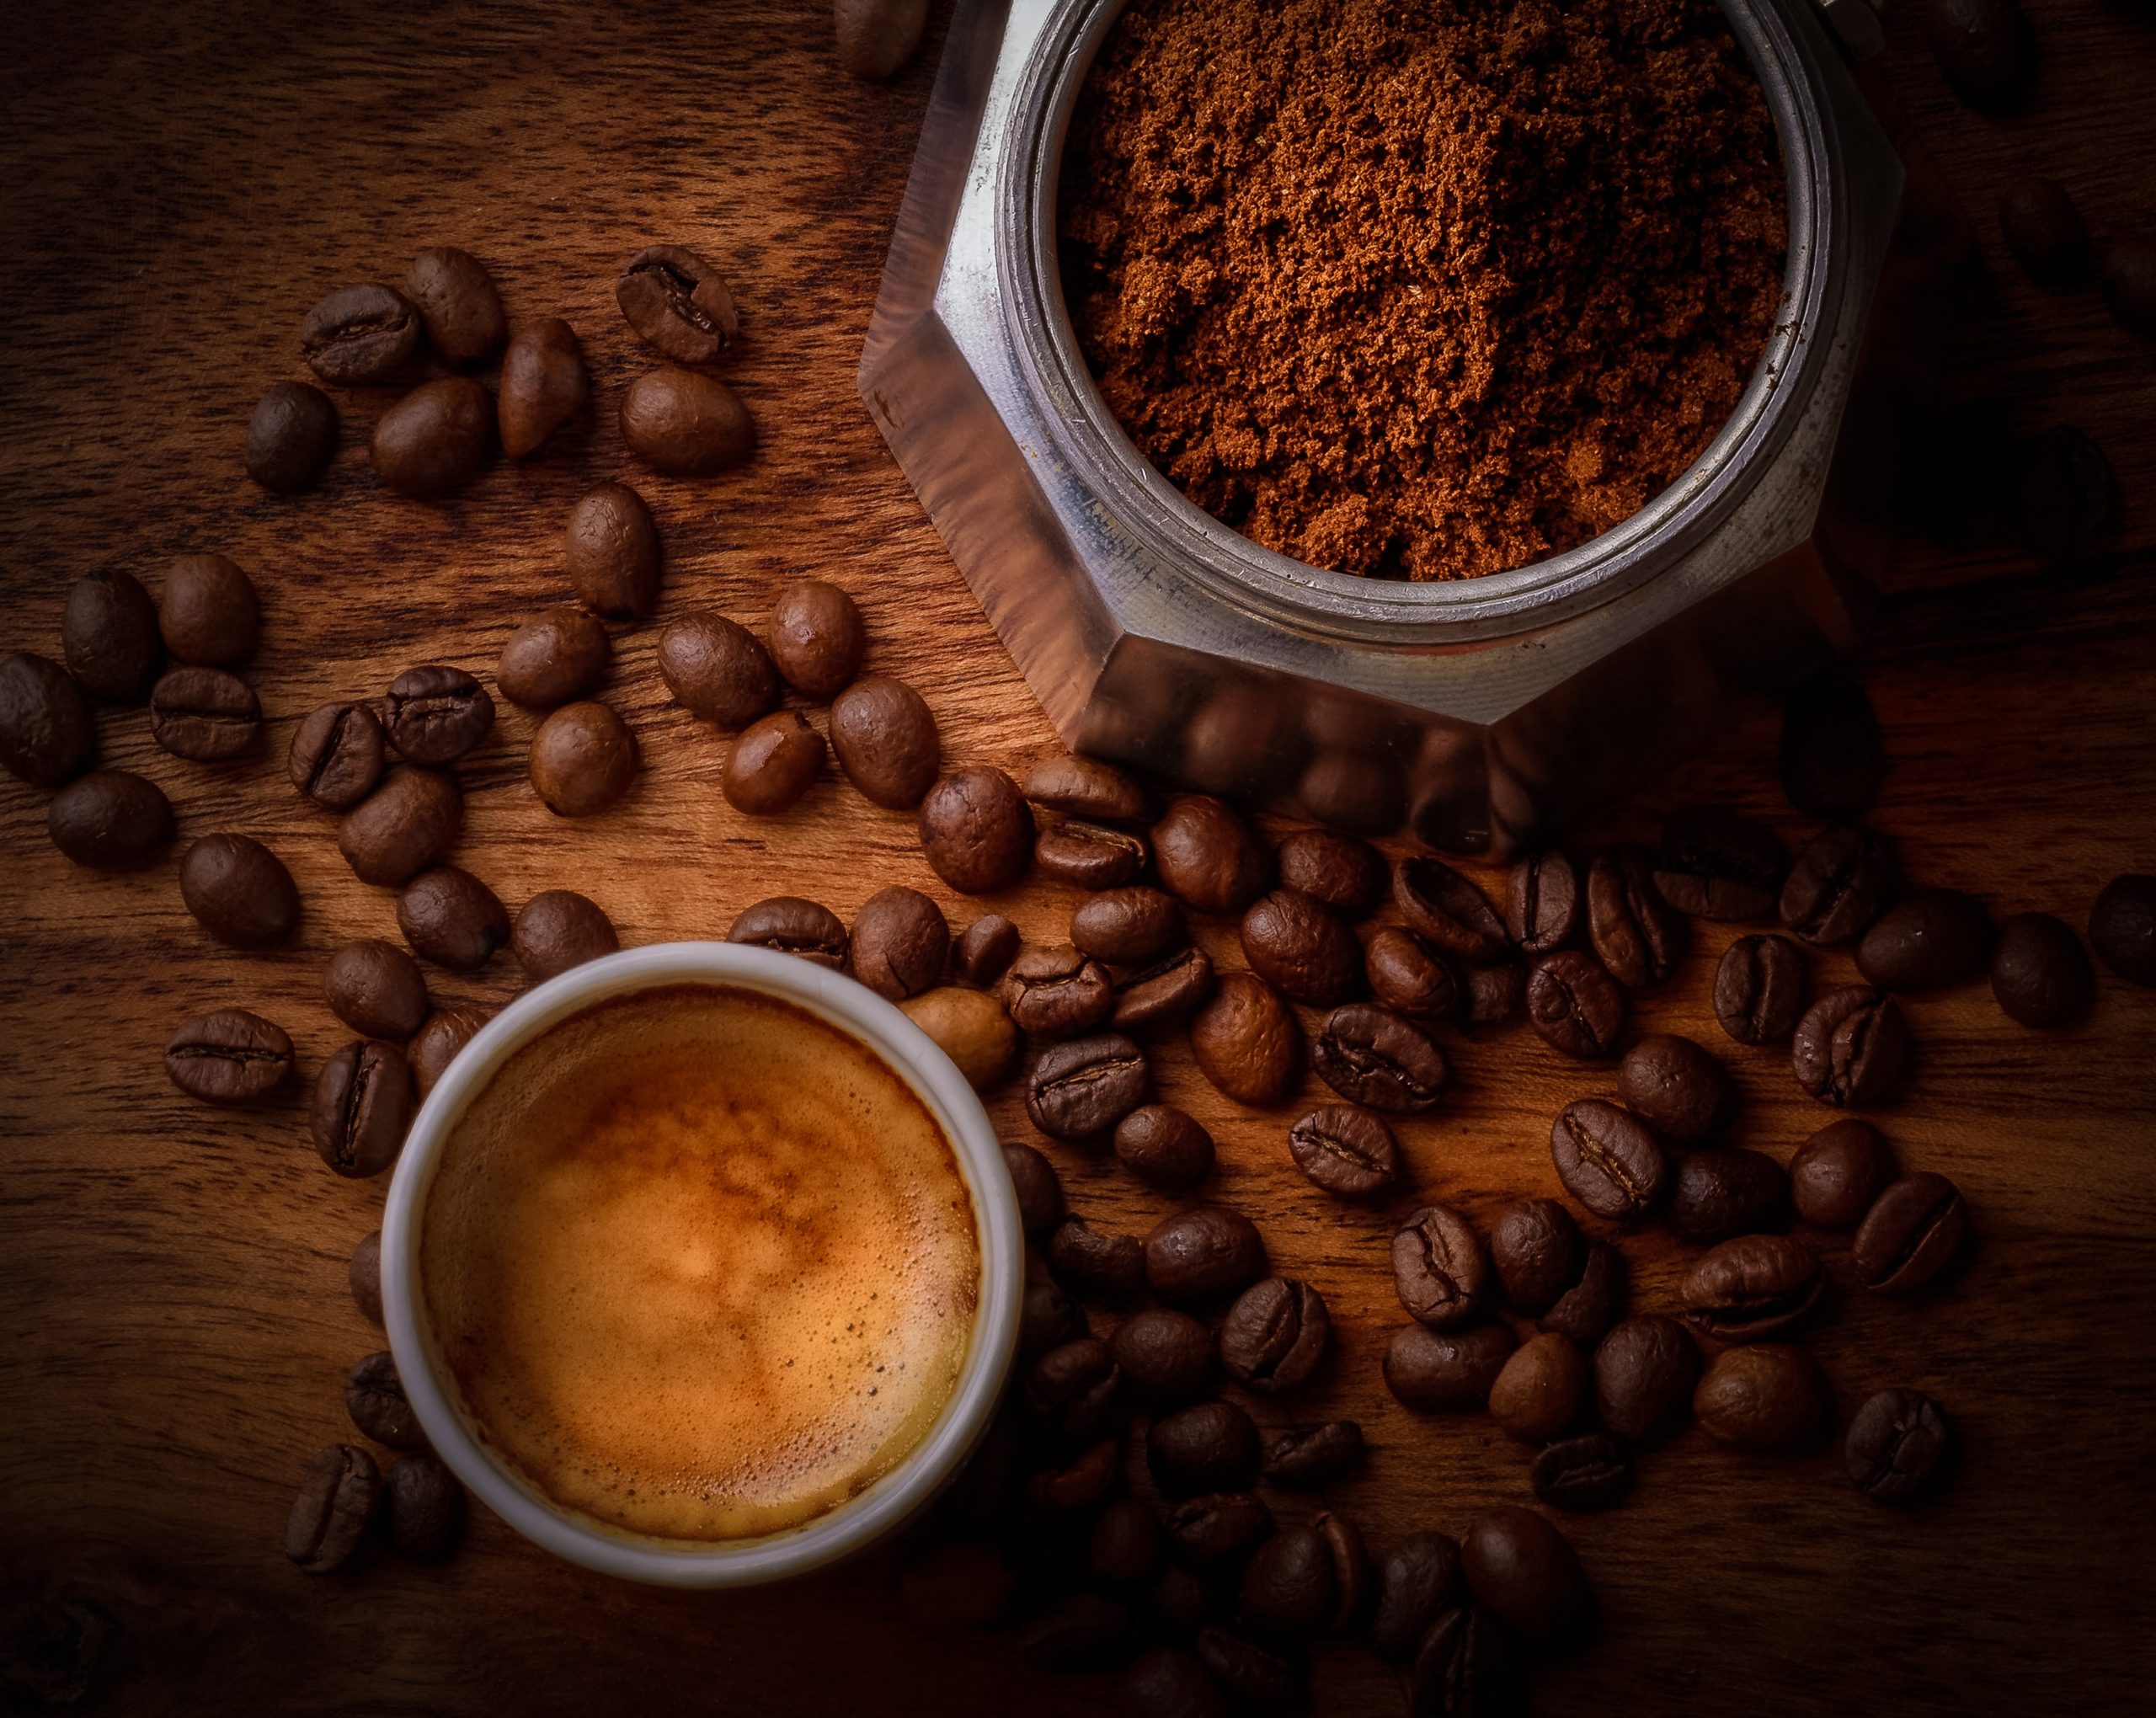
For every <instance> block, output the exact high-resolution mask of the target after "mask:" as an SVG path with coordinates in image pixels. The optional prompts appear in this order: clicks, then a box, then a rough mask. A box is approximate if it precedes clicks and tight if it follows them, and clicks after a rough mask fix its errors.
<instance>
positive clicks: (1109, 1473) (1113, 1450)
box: [1026, 1434, 1123, 1515]
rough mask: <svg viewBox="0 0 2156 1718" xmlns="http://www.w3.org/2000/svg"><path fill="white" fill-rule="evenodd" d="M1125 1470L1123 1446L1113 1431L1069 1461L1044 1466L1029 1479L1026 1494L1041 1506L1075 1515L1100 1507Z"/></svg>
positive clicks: (1036, 1505) (1043, 1508)
mask: <svg viewBox="0 0 2156 1718" xmlns="http://www.w3.org/2000/svg"><path fill="white" fill-rule="evenodd" d="M1122 1471H1123V1450H1122V1445H1121V1443H1120V1440H1119V1439H1118V1438H1116V1437H1115V1436H1114V1435H1113V1434H1111V1435H1110V1436H1108V1437H1106V1438H1102V1439H1101V1441H1100V1442H1099V1443H1096V1444H1093V1445H1091V1447H1090V1448H1088V1449H1084V1450H1082V1451H1081V1452H1080V1453H1079V1454H1077V1455H1076V1456H1075V1457H1073V1458H1072V1459H1070V1460H1069V1461H1067V1462H1064V1463H1062V1464H1060V1465H1056V1464H1051V1465H1049V1466H1048V1467H1045V1468H1043V1469H1042V1470H1040V1471H1039V1472H1038V1473H1036V1474H1035V1475H1033V1478H1032V1479H1031V1480H1029V1481H1027V1485H1026V1494H1027V1497H1028V1498H1030V1499H1031V1500H1032V1502H1033V1504H1034V1506H1035V1507H1037V1508H1038V1509H1041V1510H1044V1511H1046V1512H1048V1513H1051V1514H1058V1513H1059V1514H1065V1515H1075V1514H1077V1513H1080V1512H1081V1511H1083V1510H1087V1509H1092V1508H1096V1507H1098V1506H1099V1505H1100V1503H1101V1502H1102V1499H1104V1498H1105V1497H1107V1494H1108V1493H1109V1491H1112V1490H1113V1489H1114V1486H1115V1483H1116V1481H1117V1480H1118V1478H1120V1477H1121V1475H1122Z"/></svg>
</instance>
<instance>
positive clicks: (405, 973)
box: [322, 936, 427, 1038]
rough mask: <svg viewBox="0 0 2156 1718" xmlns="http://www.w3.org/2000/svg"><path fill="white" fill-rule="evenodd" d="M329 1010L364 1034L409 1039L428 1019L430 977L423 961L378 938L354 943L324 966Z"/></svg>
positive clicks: (324, 985) (325, 995)
mask: <svg viewBox="0 0 2156 1718" xmlns="http://www.w3.org/2000/svg"><path fill="white" fill-rule="evenodd" d="M322 990H323V997H324V998H325V1000H327V1001H328V1004H329V1011H330V1012H331V1013H332V1014H334V1015H335V1016H337V1017H338V1018H339V1020H341V1021H343V1022H344V1024H345V1025H347V1026H349V1027H351V1028H352V1030H353V1031H354V1032H358V1033H359V1034H360V1036H361V1037H363V1038H409V1037H411V1035H412V1034H413V1033H414V1032H417V1031H418V1030H419V1025H420V1022H422V1021H424V1020H425V1018H426V1017H427V981H426V979H424V978H423V977H422V976H421V975H420V973H419V963H418V962H417V961H415V960H414V959H413V958H412V957H411V956H410V955H408V954H407V953H405V952H404V951H403V949H401V948H399V947H398V946H397V945H396V944H395V943H393V942H383V941H382V939H381V938H380V937H378V936H369V937H364V938H362V939H361V940H360V941H359V942H348V943H346V944H345V945H344V947H342V948H340V949H339V950H338V951H337V952H335V953H334V954H333V955H331V956H330V957H329V963H328V966H326V967H324V968H323V974H322Z"/></svg>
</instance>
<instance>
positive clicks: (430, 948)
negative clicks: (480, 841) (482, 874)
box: [397, 865, 510, 973]
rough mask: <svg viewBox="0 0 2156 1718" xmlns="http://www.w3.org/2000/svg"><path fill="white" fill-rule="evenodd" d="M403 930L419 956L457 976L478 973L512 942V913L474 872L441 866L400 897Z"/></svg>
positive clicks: (408, 886)
mask: <svg viewBox="0 0 2156 1718" xmlns="http://www.w3.org/2000/svg"><path fill="white" fill-rule="evenodd" d="M397 928H398V930H400V931H403V933H404V940H405V942H408V943H409V944H411V946H412V952H414V954H417V955H419V956H420V957H421V958H424V959H426V960H430V961H432V962H433V963H435V965H436V966H439V967H446V968H448V969H449V970H450V971H451V972H453V973H475V972H477V971H478V969H479V968H481V967H483V966H484V965H486V963H488V961H490V960H492V959H493V958H494V951H495V950H496V949H498V948H499V947H502V946H503V945H504V944H505V943H507V942H508V941H509V938H510V920H509V910H508V909H507V908H506V907H504V905H503V904H502V903H501V898H500V897H499V895H497V894H495V893H494V890H492V889H490V888H488V887H487V885H486V884H485V883H482V882H480V881H479V879H478V878H476V877H474V876H472V873H471V872H468V871H460V870H458V869H457V868H456V867H455V866H454V865H437V866H435V867H434V869H432V870H431V871H423V872H420V873H419V875H418V876H417V877H415V878H413V879H412V880H411V882H409V883H406V884H405V885H404V887H403V890H402V891H400V892H399V894H398V897H397Z"/></svg>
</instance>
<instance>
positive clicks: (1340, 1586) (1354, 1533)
mask: <svg viewBox="0 0 2156 1718" xmlns="http://www.w3.org/2000/svg"><path fill="white" fill-rule="evenodd" d="M1310 1526H1311V1528H1312V1529H1315V1532H1316V1533H1317V1534H1318V1536H1319V1538H1321V1539H1323V1540H1324V1541H1325V1546H1326V1550H1327V1551H1329V1552H1330V1553H1331V1556H1332V1586H1333V1593H1334V1598H1333V1602H1332V1614H1331V1616H1329V1617H1327V1618H1326V1619H1325V1625H1326V1629H1327V1630H1329V1631H1330V1632H1331V1633H1332V1634H1335V1635H1345V1634H1348V1632H1350V1631H1351V1630H1353V1629H1355V1628H1356V1627H1358V1625H1360V1624H1361V1622H1362V1620H1363V1615H1364V1611H1365V1610H1366V1609H1368V1607H1369V1598H1370V1592H1371V1587H1372V1584H1373V1582H1374V1581H1375V1580H1376V1574H1375V1571H1374V1570H1373V1569H1372V1568H1371V1566H1370V1554H1369V1550H1368V1549H1367V1548H1366V1547H1365V1546H1364V1543H1363V1534H1362V1529H1360V1528H1358V1527H1357V1526H1356V1525H1355V1523H1353V1521H1351V1520H1350V1519H1348V1517H1346V1516H1344V1515H1342V1514H1341V1513H1339V1511H1337V1510H1335V1509H1326V1510H1321V1511H1320V1512H1319V1513H1317V1514H1315V1515H1314V1516H1312V1517H1311V1518H1310Z"/></svg>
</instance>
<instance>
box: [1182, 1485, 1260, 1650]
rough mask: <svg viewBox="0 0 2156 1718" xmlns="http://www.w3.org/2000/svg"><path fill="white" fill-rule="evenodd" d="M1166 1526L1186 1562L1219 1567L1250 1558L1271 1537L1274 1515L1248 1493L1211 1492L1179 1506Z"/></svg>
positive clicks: (1190, 1499)
mask: <svg viewBox="0 0 2156 1718" xmlns="http://www.w3.org/2000/svg"><path fill="white" fill-rule="evenodd" d="M1166 1525H1167V1529H1168V1537H1169V1539H1171V1540H1172V1541H1173V1542H1174V1544H1175V1547H1176V1549H1177V1551H1178V1552H1180V1553H1181V1554H1182V1557H1183V1559H1184V1561H1187V1562H1190V1563H1193V1564H1196V1565H1197V1566H1198V1567H1199V1568H1201V1569H1204V1568H1218V1567H1219V1566H1222V1565H1223V1564H1227V1563H1232V1562H1235V1561H1237V1560H1238V1559H1240V1558H1242V1557H1246V1556H1248V1555H1250V1553H1251V1552H1252V1551H1253V1550H1257V1547H1258V1546H1259V1545H1262V1544H1263V1543H1264V1542H1265V1541H1266V1539H1268V1538H1269V1537H1271V1535H1272V1533H1273V1512H1272V1511H1271V1510H1270V1509H1267V1507H1265V1505H1264V1503H1263V1502H1261V1501H1260V1500H1259V1499H1258V1498H1257V1497H1256V1496H1254V1495H1253V1494H1252V1493H1251V1492H1248V1491H1209V1492H1208V1493H1206V1494H1205V1495H1204V1496H1203V1497H1192V1498H1189V1499H1187V1501H1185V1502H1181V1503H1178V1504H1177V1505H1176V1507H1174V1508H1173V1509H1171V1510H1170V1511H1169V1512H1168V1518H1167V1523H1166ZM1199 1638H1200V1639H1201V1640H1203V1636H1202V1635H1201V1636H1200V1637H1199Z"/></svg>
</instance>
